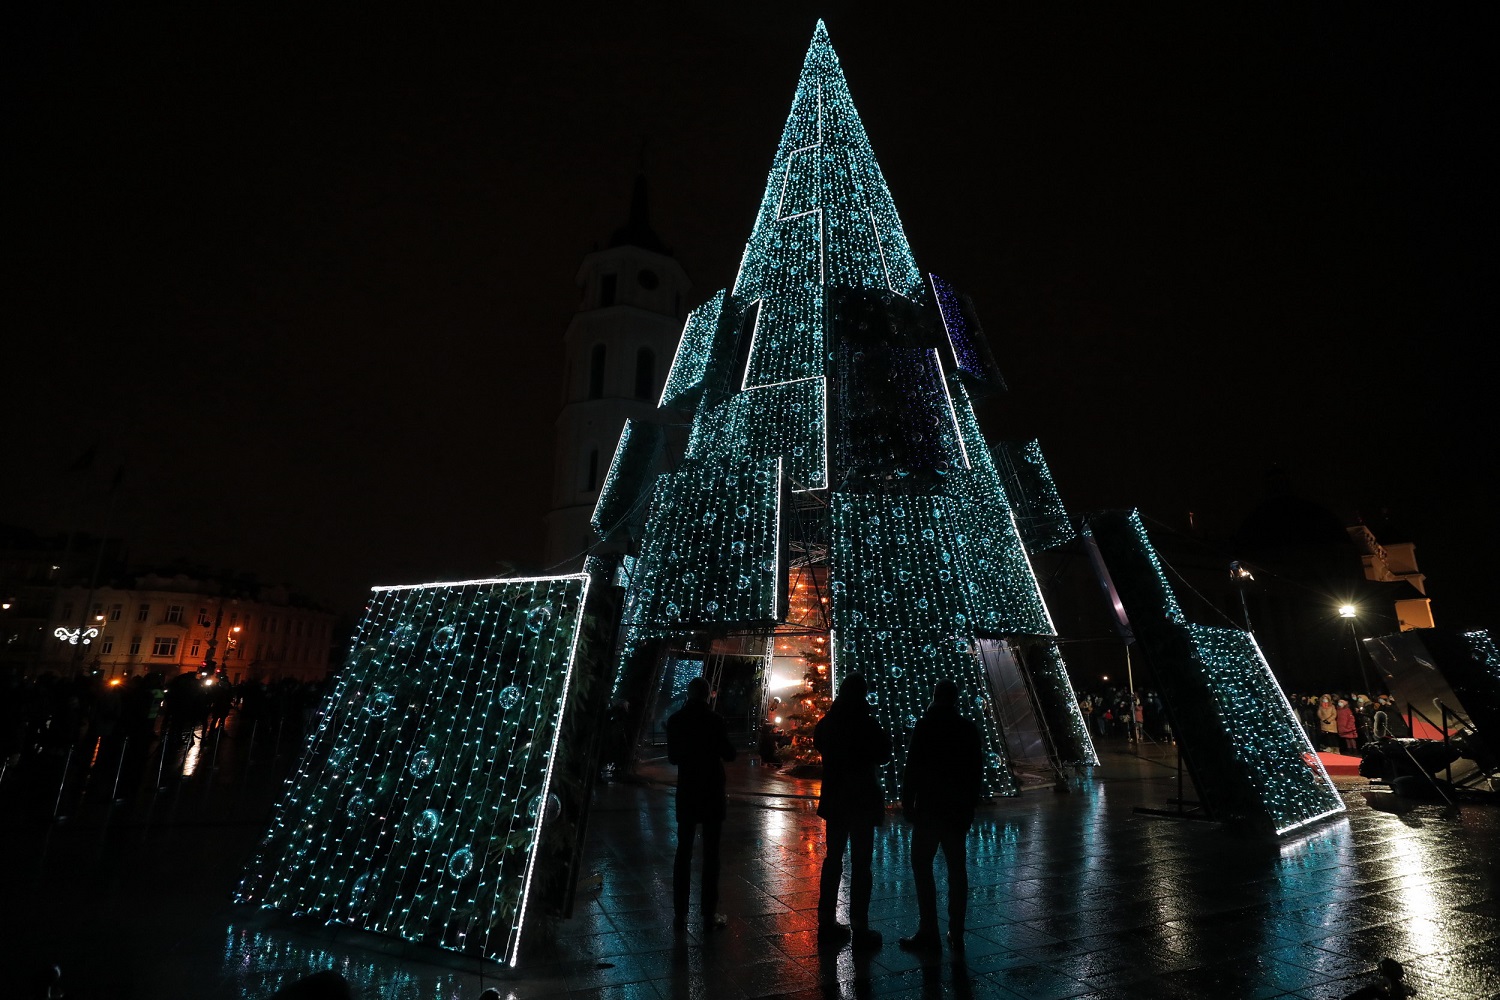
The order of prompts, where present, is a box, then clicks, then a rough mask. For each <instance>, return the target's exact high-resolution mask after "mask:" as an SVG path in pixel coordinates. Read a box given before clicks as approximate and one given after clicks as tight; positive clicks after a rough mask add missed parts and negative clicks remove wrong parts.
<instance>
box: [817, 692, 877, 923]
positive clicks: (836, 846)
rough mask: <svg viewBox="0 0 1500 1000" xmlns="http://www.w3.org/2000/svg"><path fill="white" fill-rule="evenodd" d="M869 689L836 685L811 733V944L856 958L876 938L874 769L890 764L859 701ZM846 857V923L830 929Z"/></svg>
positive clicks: (862, 701)
mask: <svg viewBox="0 0 1500 1000" xmlns="http://www.w3.org/2000/svg"><path fill="white" fill-rule="evenodd" d="M868 693H869V686H868V685H867V684H866V683H865V679H864V678H863V677H861V676H860V675H859V674H850V675H849V676H848V677H846V678H844V683H843V684H841V685H839V695H838V697H837V698H835V699H834V701H833V705H832V706H831V707H830V708H829V709H828V714H826V715H824V716H823V718H822V719H821V720H820V721H819V722H818V725H817V728H816V729H814V730H813V745H814V746H816V747H817V748H818V753H820V754H821V755H822V757H823V786H822V790H821V792H820V794H819V795H818V815H819V816H821V817H823V821H824V841H825V847H824V854H823V874H822V879H821V881H820V882H819V886H818V943H819V944H820V945H823V946H833V945H840V944H843V942H844V941H846V940H851V939H852V941H853V945H854V948H855V950H856V951H878V950H879V949H880V945H881V939H880V932H879V931H875V930H871V929H870V892H871V889H872V887H873V884H874V876H873V875H872V874H871V872H870V863H871V860H872V859H873V857H874V854H875V828H876V827H877V826H879V825H880V824H881V823H882V822H883V821H884V820H885V794H884V793H883V792H882V791H881V789H880V773H879V772H880V766H881V765H882V764H885V763H886V762H887V761H889V760H890V759H891V738H890V736H889V735H887V734H886V731H885V730H884V729H882V728H881V726H880V723H878V722H876V721H875V716H874V715H873V714H872V713H871V712H870V705H869V702H867V701H866V700H865V697H866V695H867V694H868ZM846 848H848V849H849V855H850V858H849V923H848V925H844V924H841V923H839V922H838V913H837V911H838V900H839V885H840V883H841V882H842V881H843V878H844V852H845V849H846Z"/></svg>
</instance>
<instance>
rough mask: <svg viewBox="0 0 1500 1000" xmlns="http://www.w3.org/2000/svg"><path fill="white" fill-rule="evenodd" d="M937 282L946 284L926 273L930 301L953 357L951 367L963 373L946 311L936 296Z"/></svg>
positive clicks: (930, 273)
mask: <svg viewBox="0 0 1500 1000" xmlns="http://www.w3.org/2000/svg"><path fill="white" fill-rule="evenodd" d="M939 281H942V282H943V284H944V285H947V284H948V282H946V281H943V279H942V278H939V277H938V276H937V275H935V274H933V273H932V272H931V271H928V272H927V285H928V287H929V288H931V289H932V300H933V301H934V302H936V303H937V308H938V318H939V319H941V320H942V321H943V335H944V336H945V337H947V338H948V351H949V353H951V354H952V355H953V366H954V367H955V368H957V369H958V370H959V371H964V370H965V369H964V366H963V364H962V363H961V362H960V361H959V360H958V345H957V344H955V343H954V342H953V326H952V324H950V323H949V322H948V311H947V310H946V309H944V308H943V297H942V296H941V295H939V294H938V288H937V283H938V282H939ZM949 287H950V288H951V287H952V286H949Z"/></svg>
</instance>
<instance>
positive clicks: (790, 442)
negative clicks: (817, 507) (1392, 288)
mask: <svg viewBox="0 0 1500 1000" xmlns="http://www.w3.org/2000/svg"><path fill="white" fill-rule="evenodd" d="M826 408H827V404H826V401H825V387H824V381H823V379H822V378H807V379H799V380H798V381H796V382H783V383H781V384H780V385H763V386H757V387H756V388H754V389H747V390H745V391H744V392H740V393H737V394H736V395H734V396H733V397H731V398H730V399H729V401H728V402H725V403H723V404H721V405H719V406H717V407H714V408H713V409H710V410H706V411H705V410H700V411H699V415H698V419H697V420H695V421H694V422H693V430H692V434H691V436H690V437H689V439H688V450H687V455H688V457H689V458H700V457H704V456H710V455H725V454H733V455H749V456H754V457H756V458H776V457H784V458H785V459H786V474H787V475H788V476H790V477H791V479H792V481H793V483H794V484H795V485H794V487H793V488H794V489H796V490H820V489H826V488H827V487H828V453H827V449H826V443H825V442H826V440H827V439H826V437H825V436H824V433H823V431H824V419H823V415H824V411H825V410H826Z"/></svg>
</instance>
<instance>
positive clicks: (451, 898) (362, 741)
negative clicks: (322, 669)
mask: <svg viewBox="0 0 1500 1000" xmlns="http://www.w3.org/2000/svg"><path fill="white" fill-rule="evenodd" d="M588 587H589V581H588V577H587V576H584V575H576V576H563V577H539V578H530V579H508V580H473V581H462V582H457V583H445V584H426V585H421V586H416V587H379V588H376V589H375V591H374V596H373V598H372V600H371V602H370V605H369V608H368V609H367V611H366V615H365V618H364V620H363V621H362V622H361V623H360V627H359V630H358V631H357V633H356V636H355V640H354V644H353V646H352V648H351V650H350V654H349V657H348V659H347V661H346V663H345V666H344V669H343V670H342V671H341V673H340V675H339V677H338V679H337V681H336V682H335V684H334V686H333V689H332V691H331V693H330V694H329V695H328V697H327V699H326V700H325V702H324V704H323V706H322V715H321V719H320V722H319V724H318V726H317V728H316V729H315V731H314V732H313V733H312V734H311V735H310V736H309V738H308V742H307V745H306V747H305V748H304V752H303V755H302V758H301V759H300V761H299V763H298V766H297V769H296V771H295V772H294V773H293V775H292V776H291V778H290V779H289V780H288V782H287V788H286V791H285V793H284V794H283V796H282V799H281V801H280V802H279V803H278V804H277V806H276V809H275V813H274V816H273V819H272V823H271V826H270V829H269V831H268V832H267V834H266V837H265V838H264V839H263V841H262V842H261V844H260V846H259V848H258V850H257V851H256V853H255V855H254V857H253V858H252V860H251V862H250V864H249V866H248V867H247V870H246V872H245V874H244V877H243V879H242V880H241V882H240V885H239V888H238V890H237V892H236V894H235V898H236V899H237V900H238V901H239V902H243V903H258V904H260V905H263V906H267V907H271V908H275V909H280V910H284V911H287V912H289V913H292V914H294V915H300V916H316V917H320V918H322V919H324V920H325V921H326V922H328V923H330V924H344V925H350V926H355V927H359V928H362V929H365V930H369V931H373V932H376V933H381V934H389V935H392V936H397V937H401V938H404V939H406V940H409V941H413V942H421V943H424V944H429V945H434V946H437V947H441V948H446V949H450V950H454V951H462V952H466V953H470V954H478V955H483V956H485V957H487V958H492V959H495V960H497V961H504V962H508V963H509V964H511V965H514V964H515V963H516V959H517V956H518V954H519V949H520V946H521V941H522V936H523V932H524V927H525V920H526V916H527V909H528V906H529V899H530V895H531V892H532V889H533V885H534V882H535V880H536V875H537V870H536V866H537V857H538V844H539V842H540V839H541V836H542V833H543V826H544V823H545V822H546V819H547V818H548V817H549V816H550V815H555V814H556V813H557V811H558V807H557V806H555V805H553V802H554V800H555V798H556V796H555V795H554V793H553V790H552V781H553V767H554V764H555V762H556V760H557V757H558V740H559V739H560V737H561V733H562V726H563V713H564V711H565V708H566V706H567V704H568V700H569V697H570V694H571V692H572V682H573V675H574V662H575V659H576V657H577V651H578V639H579V635H580V631H581V626H582V616H583V609H584V604H585V601H586V599H587V594H588Z"/></svg>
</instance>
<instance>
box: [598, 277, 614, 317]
mask: <svg viewBox="0 0 1500 1000" xmlns="http://www.w3.org/2000/svg"><path fill="white" fill-rule="evenodd" d="M614 304H615V276H614V275H613V274H604V275H600V276H599V307H600V308H601V309H602V308H603V307H605V306H612V305H614Z"/></svg>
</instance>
